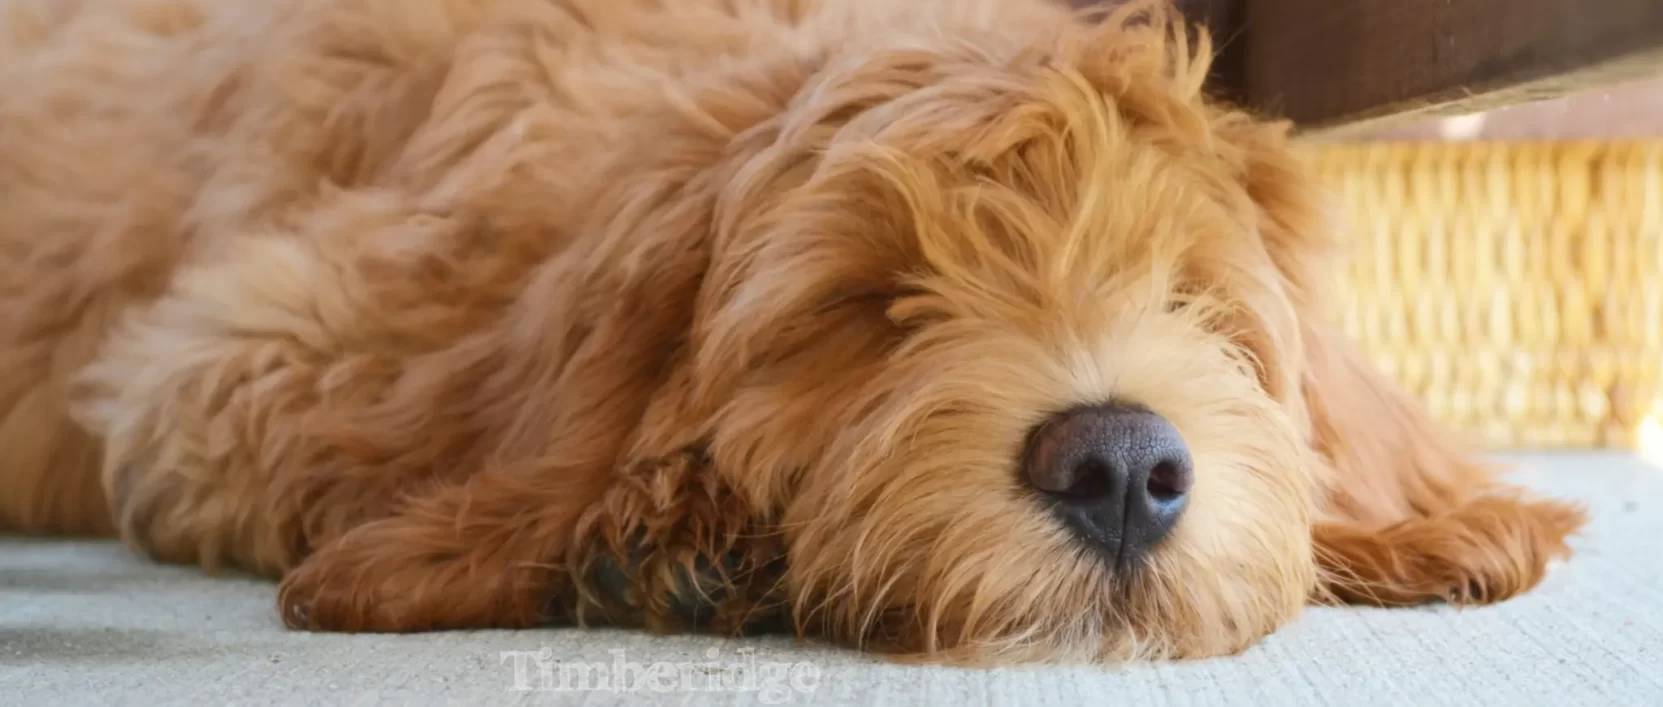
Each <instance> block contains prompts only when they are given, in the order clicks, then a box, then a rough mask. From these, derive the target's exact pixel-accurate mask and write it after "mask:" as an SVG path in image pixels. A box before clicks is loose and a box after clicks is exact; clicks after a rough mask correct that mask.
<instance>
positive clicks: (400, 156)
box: [0, 0, 1582, 664]
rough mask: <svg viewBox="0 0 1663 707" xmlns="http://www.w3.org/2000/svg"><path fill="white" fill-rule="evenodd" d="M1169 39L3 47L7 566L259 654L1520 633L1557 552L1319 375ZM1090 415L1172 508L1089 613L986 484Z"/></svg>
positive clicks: (954, 645)
mask: <svg viewBox="0 0 1663 707" xmlns="http://www.w3.org/2000/svg"><path fill="white" fill-rule="evenodd" d="M1191 34H1192V33H1191V32H1190V31H1189V30H1188V29H1186V28H1185V27H1183V26H1182V24H1181V23H1179V22H1178V21H1177V20H1176V19H1175V18H1174V16H1173V13H1172V11H1171V10H1170V9H1168V8H1166V7H1165V6H1162V5H1159V4H1157V3H1154V2H1148V1H1144V0H1139V1H1136V2H1131V3H1129V4H1126V5H1123V6H1121V7H1118V8H1116V9H1113V10H1111V11H1106V12H1103V11H1100V12H1096V13H1078V12H1073V11H1070V10H1067V9H1066V8H1063V7H1061V6H1059V5H1053V4H1050V3H1048V2H1045V1H1044V0H911V1H909V2H894V1H891V0H843V1H841V2H833V1H832V0H825V1H824V2H817V1H815V0H285V1H282V2H271V1H266V0H12V1H11V2H8V3H6V4H4V5H3V6H0V218H3V220H0V248H3V250H0V490H3V494H0V527H6V528H10V529H13V530H23V531H30V532H93V533H105V532H115V533H118V534H119V535H120V536H121V537H122V538H124V539H125V540H126V542H127V543H129V544H130V545H131V546H132V547H134V548H136V549H137V550H139V551H142V552H144V553H147V554H148V555H149V556H151V557H154V558H156V559H158V560H162V561H167V562H179V563H197V564H200V565H203V566H206V567H210V568H212V567H215V566H226V565H229V566H236V567H240V568H245V569H247V570H252V571H254V572H257V573H261V574H264V575H269V576H272V577H278V578H281V587H280V590H279V607H280V611H281V615H282V617H283V619H284V620H285V621H286V622H287V623H288V624H290V625H291V626H294V627H296V628H304V629H315V630H340V631H414V630H428V629H446V628H472V627H522V626H532V625H538V624H543V623H549V622H578V623H586V624H593V623H601V622H607V623H614V624H623V625H632V626H646V627H648V628H651V629H654V630H660V631H676V630H692V629H708V630H718V631H743V630H748V629H750V628H752V627H754V626H756V625H758V622H759V621H762V620H764V619H766V618H768V617H776V618H777V617H784V620H785V621H787V622H788V626H789V627H790V628H792V629H794V630H796V631H798V632H800V633H803V634H808V635H818V636H824V637H827V638H830V639H831V640H835V641H837V642H839V643H842V644H846V645H850V646H856V647H861V648H865V649H869V650H875V651H883V652H886V653H891V654H895V655H898V656H902V657H909V658H912V659H922V660H932V661H950V662H958V663H982V664H986V663H1005V662H1011V661H1019V660H1122V659H1129V658H1152V657H1189V656H1207V655H1217V654H1226V653H1231V652H1234V651H1240V650H1242V649H1244V648H1246V647H1247V646H1249V645H1251V644H1252V643H1253V642H1255V641H1256V640H1257V639H1259V638H1260V637H1262V636H1264V635H1266V634H1267V633H1269V632H1271V631H1273V630H1275V629H1276V628H1277V627H1278V626H1279V625H1282V624H1284V623H1285V622H1287V621H1289V620H1291V619H1293V618H1294V617H1295V616H1297V615H1298V613H1299V612H1300V609H1301V607H1302V606H1304V605H1306V604H1308V603H1310V602H1313V601H1341V600H1343V601H1360V602H1367V603H1378V604H1406V603H1417V602H1424V601H1430V600H1452V601H1459V602H1489V601H1497V600H1501V599H1504V598H1507V597H1509V596H1512V595H1515V594H1518V593H1520V592H1523V591H1525V590H1527V589H1529V588H1530V587H1532V586H1533V585H1534V584H1535V583H1536V582H1537V581H1538V580H1539V579H1540V578H1541V576H1542V574H1543V571H1544V567H1545V566H1546V564H1547V563H1548V562H1549V560H1550V559H1551V558H1554V557H1555V556H1559V555H1562V554H1564V553H1566V552H1567V548H1566V544H1565V538H1566V536H1567V534H1569V533H1572V532H1573V531H1575V529H1576V528H1577V527H1578V526H1579V524H1580V523H1581V522H1582V514H1581V511H1580V510H1579V509H1577V508H1575V507H1572V506H1569V505H1566V504H1562V503H1559V502H1555V501H1542V500H1531V499H1528V498H1525V497H1524V496H1522V495H1521V493H1520V492H1519V491H1518V490H1516V489H1513V488H1511V487H1509V486H1506V485H1503V484H1502V482H1500V481H1499V480H1498V479H1497V477H1496V476H1495V473H1494V472H1493V471H1492V470H1490V469H1488V468H1486V467H1484V466H1482V465H1481V464H1479V463H1478V462H1477V461H1475V458H1474V457H1472V456H1470V455H1469V453H1468V452H1467V451H1465V450H1464V449H1462V448H1461V447H1460V446H1459V444H1458V443H1456V442H1454V441H1451V440H1449V439H1447V438H1446V435H1445V434H1444V433H1443V432H1441V431H1440V430H1439V429H1438V428H1437V427H1436V426H1435V425H1434V424H1433V423H1432V422H1431V421H1430V420H1429V419H1428V418H1427V416H1426V415H1425V414H1424V413H1423V412H1422V411H1421V410H1420V409H1419V408H1418V407H1416V405H1415V404H1414V403H1413V402H1412V401H1411V400H1410V399H1409V398H1408V397H1406V396H1405V395H1404V394H1403V393H1401V392H1399V391H1397V390H1396V389H1394V388H1393V387H1392V385H1391V384H1390V383H1389V382H1388V381H1387V380H1386V379H1384V378H1382V377H1381V376H1380V375H1379V374H1377V373H1375V372H1373V371H1372V370H1371V369H1370V368H1369V366H1368V363H1367V361H1366V360H1365V359H1364V358H1362V357H1361V356H1359V354H1358V353H1357V352H1356V351H1354V350H1353V349H1352V348H1350V347H1349V345H1348V344H1347V343H1346V342H1345V341H1344V340H1343V339H1342V338H1341V337H1340V336H1339V335H1338V333H1337V332H1336V330H1335V329H1334V328H1333V327H1332V326H1331V325H1330V323H1329V322H1328V320H1327V319H1326V318H1325V316H1324V315H1325V312H1326V305H1327V301H1326V300H1325V294H1324V284H1323V281H1324V278H1325V276H1326V274H1327V273H1328V272H1329V271H1330V269H1331V267H1332V266H1331V265H1330V263H1331V259H1332V258H1333V257H1334V255H1335V251H1336V249H1335V247H1334V242H1333V238H1332V236H1333V232H1332V229H1331V228H1330V226H1329V225H1328V223H1327V222H1326V219H1325V218H1324V217H1323V214H1322V213H1321V212H1320V211H1319V207H1318V202H1317V200H1316V198H1315V192H1314V190H1313V186H1312V184H1311V182H1310V180H1309V178H1308V177H1307V175H1306V174H1305V172H1304V170H1303V168H1302V166H1301V165H1300V164H1299V162H1298V161H1297V159H1296V156H1295V152H1294V151H1293V150H1292V149H1291V148H1290V147H1289V146H1288V144H1287V142H1286V139H1285V136H1284V133H1285V129H1284V127H1283V126H1281V125H1278V124H1274V123H1268V122H1264V121H1260V120H1256V119H1254V118H1253V117H1251V116H1249V115H1246V114H1244V113H1242V112H1240V111H1237V110H1234V109H1232V108H1230V107H1228V106H1225V105H1222V104H1217V103H1214V102H1211V101H1209V100H1208V99H1206V98H1205V97H1204V96H1203V95H1202V92H1201V86H1202V83H1203V77H1204V75H1205V73H1206V72H1207V70H1208V59H1209V54H1210V49H1209V48H1208V47H1207V45H1206V43H1205V40H1204V38H1203V39H1192V38H1191ZM1104 401H1129V402H1132V403H1136V404H1138V405H1140V406H1143V407H1145V408H1147V409H1149V410H1152V411H1155V412H1157V413H1159V414H1160V415H1162V416H1164V417H1165V418H1166V419H1168V420H1170V422H1171V423H1172V425H1173V426H1175V427H1176V429H1177V430H1179V431H1180V432H1181V434H1182V437H1183V439H1184V441H1185V443H1186V444H1187V445H1188V448H1189V452H1190V453H1191V455H1192V456H1193V458H1194V468H1195V480H1194V488H1193V489H1192V490H1191V492H1190V500H1189V504H1190V505H1189V508H1188V510H1187V512H1186V513H1185V515H1184V516H1183V518H1182V521H1181V522H1180V523H1179V525H1178V526H1177V528H1176V529H1175V530H1174V531H1173V534H1172V535H1171V537H1169V538H1167V540H1166V541H1165V542H1163V543H1162V544H1161V545H1160V546H1159V547H1158V548H1157V550H1156V551H1155V552H1153V553H1152V554H1151V555H1150V556H1149V557H1148V560H1147V562H1145V563H1143V564H1141V565H1139V566H1137V567H1135V568H1133V569H1132V570H1129V571H1125V572H1121V571H1117V570H1116V569H1115V567H1113V566H1112V565H1110V564H1107V563H1104V562H1103V561H1102V560H1101V558H1100V557H1097V556H1096V555H1094V554H1093V553H1092V552H1089V551H1087V550H1086V549H1084V548H1082V547H1080V546H1079V544H1078V542H1077V541H1076V539H1075V538H1073V537H1071V536H1070V535H1069V534H1068V533H1067V532H1066V531H1065V530H1064V529H1063V528H1062V527H1060V526H1059V525H1058V523H1057V522H1056V520H1055V519H1054V518H1053V517H1051V516H1050V515H1047V514H1046V513H1045V512H1043V509H1042V508H1041V507H1040V505H1039V504H1038V503H1036V502H1035V500H1034V499H1033V498H1032V494H1031V493H1030V490H1029V489H1026V488H1024V487H1023V485H1022V483H1021V482H1020V480H1019V478H1018V477H1019V474H1018V473H1017V471H1016V467H1017V464H1018V462H1017V459H1018V457H1019V456H1021V454H1022V449H1023V445H1024V443H1025V438H1026V436H1027V435H1028V433H1029V430H1031V429H1032V428H1034V426H1035V425H1036V424H1038V423H1040V422H1041V421H1043V420H1044V419H1045V418H1046V416H1047V415H1049V414H1051V413H1054V412H1056V411H1059V410H1063V409H1067V408H1069V407H1070V406H1075V405H1080V404H1091V403H1100V402H1104ZM690 594H691V595H696V596H697V597H698V601H697V602H694V603H695V604H698V605H699V606H693V607H691V609H690V607H689V606H688V605H687V604H688V601H687V598H688V596H689V595H690Z"/></svg>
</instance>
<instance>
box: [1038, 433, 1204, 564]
mask: <svg viewBox="0 0 1663 707" xmlns="http://www.w3.org/2000/svg"><path fill="white" fill-rule="evenodd" d="M1023 466H1024V469H1023V471H1024V473H1025V475H1026V476H1027V479H1028V483H1029V485H1030V486H1032V487H1033V488H1034V489H1035V490H1036V491H1040V492H1042V493H1043V494H1044V495H1045V497H1046V498H1047V499H1049V500H1050V501H1051V503H1050V506H1051V509H1052V511H1053V512H1054V513H1055V514H1056V515H1057V516H1058V517H1059V518H1060V519H1061V520H1062V521H1063V523H1064V525H1066V526H1067V527H1068V529H1069V530H1071V531H1073V532H1074V534H1075V535H1077V536H1079V537H1081V538H1082V539H1083V540H1085V541H1086V542H1088V543H1089V544H1091V545H1094V546H1096V547H1098V548H1099V549H1101V550H1102V551H1104V552H1105V554H1108V555H1109V556H1111V557H1112V558H1113V559H1114V560H1115V562H1116V563H1117V564H1125V563H1128V562H1130V561H1132V560H1135V559H1136V558H1137V557H1139V556H1140V555H1142V554H1143V553H1145V552H1147V551H1148V550H1149V549H1150V548H1152V547H1153V546H1154V545H1155V543H1157V542H1159V541H1160V540H1161V539H1163V538H1165V537H1166V536H1167V534H1169V533H1170V532H1171V531H1172V528H1173V527H1174V526H1176V524H1177V520H1178V516H1179V515H1180V514H1181V513H1182V511H1183V508H1184V505H1185V501H1186V500H1187V497H1188V494H1189V491H1190V487H1191V486H1192V485H1193V482H1194V471H1193V469H1192V468H1191V462H1190V457H1189V450H1188V449H1187V448H1186V447H1185V445H1184V442H1183V439H1182V438H1181V437H1180V436H1179V434H1178V430H1177V428H1175V427H1173V426H1172V423H1170V422H1168V421H1167V420H1166V419H1165V418H1163V417H1161V416H1160V415H1156V414H1155V413H1153V412H1150V411H1148V410H1143V409H1140V408H1131V407H1124V406H1117V405H1105V406H1090V407H1082V408H1077V409H1075V410H1071V411H1068V412H1065V413H1063V414H1060V415H1058V416H1056V417H1054V418H1052V419H1051V420H1050V421H1048V422H1047V423H1046V424H1044V425H1041V426H1040V427H1039V428H1037V429H1036V430H1035V431H1034V434H1033V438H1032V440H1031V441H1030V447H1029V451H1028V454H1027V457H1026V458H1025V459H1024V464H1023Z"/></svg>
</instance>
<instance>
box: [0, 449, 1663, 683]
mask: <svg viewBox="0 0 1663 707" xmlns="http://www.w3.org/2000/svg"><path fill="white" fill-rule="evenodd" d="M1511 460H1512V461H1518V462H1520V463H1521V464H1522V466H1521V468H1520V469H1519V470H1518V471H1517V472H1516V474H1515V478H1516V479H1517V480H1519V481H1522V482H1524V483H1527V484H1529V485H1532V486H1535V487H1537V488H1540V489H1542V490H1543V491H1546V492H1548V493H1551V494H1556V495H1561V496H1565V497H1571V498H1580V499H1584V500H1586V501H1587V502H1588V503H1589V505H1590V507H1591V509H1592V511H1593V514H1594V521H1593V523H1592V525H1591V527H1590V529H1589V532H1588V533H1587V535H1586V536H1585V537H1583V538H1581V539H1579V540H1578V541H1577V547H1578V550H1579V554H1578V555H1577V557H1576V558H1574V559H1573V560H1572V561H1571V562H1569V563H1568V564H1566V565H1564V566H1563V567H1561V568H1560V569H1558V570H1557V571H1555V572H1554V573H1553V574H1552V575H1551V576H1550V577H1549V578H1548V580H1547V581H1546V582H1545V583H1544V584H1543V585H1542V586H1541V587H1540V588H1539V589H1538V590H1537V591H1535V592H1532V593H1530V594H1528V595H1526V596H1524V597H1522V598H1519V599H1516V600H1513V601H1511V602H1507V603H1505V604H1502V605H1499V606H1494V607H1487V608H1482V609H1465V610H1456V609H1452V608H1449V607H1428V608H1421V609H1410V610H1392V611H1385V610H1368V609H1313V610H1311V611H1309V612H1308V613H1307V614H1306V615H1305V616H1304V617H1303V618H1302V619H1301V620H1299V621H1298V622H1296V623H1294V624H1293V625H1291V626H1289V627H1287V628H1285V629H1284V630H1282V631H1281V632H1279V633H1277V634H1275V635H1273V636H1271V637H1270V638H1268V639H1266V640H1265V641H1263V642H1262V643H1261V644H1260V645H1259V646H1257V647H1256V648H1254V649H1252V650H1251V651H1249V652H1248V653H1246V654H1245V655H1242V656H1239V657H1233V658H1223V659H1217V660H1207V661H1198V662H1186V663H1160V664H1145V665H1133V666H1129V667H1123V668H1093V667H1067V668H1016V669H1003V670H965V669H953V668H940V667H911V666H900V665H892V664H887V663H884V662H881V661H877V660H874V659H871V658H868V657H865V656H861V655H857V654H854V653H851V652H847V651H842V650H838V649H833V648H827V647H823V646H816V645H798V644H796V643H794V642H792V641H789V640H746V641H730V640H723V639H716V638H708V637H653V636H647V635H642V634H638V633H631V632H618V631H597V630H588V631H583V630H552V629H551V630H535V631H519V632H468V633H441V634H428V635H412V636H342V635H317V634H305V633H293V632H288V631H285V630H283V629H282V628H281V626H280V625H279V624H278V621H277V617H276V615H275V613H274V611H273V608H272V606H273V601H272V600H273V590H272V587H271V585H269V584H266V583H263V582H258V581H251V580H241V579H224V578H220V579H213V578H206V577H203V576H201V575H200V574H198V573H196V572H194V571H191V570H189V569H182V568H174V567H158V566H154V565H150V564H147V563H145V562H143V561H141V560H139V559H136V558H134V557H132V556H130V555H129V554H127V553H126V552H125V551H124V550H122V549H121V548H120V547H119V546H118V545H115V544H113V543H101V542H86V541H62V540H56V541H54V540H35V539H21V538H0V705H71V706H77V707H78V706H81V705H103V704H133V705H173V704H179V705H230V704H238V705H245V704H246V705H256V704H327V705H335V704H345V705H383V704H385V705H406V704H455V705H494V704H561V705H564V704H572V705H587V706H592V707H601V706H605V705H613V704H670V705H674V704H689V705H705V704H712V705H743V704H848V705H884V704H897V705H907V704H924V703H954V704H962V705H983V704H991V705H1022V706H1036V707H1037V706H1040V705H1045V706H1056V707H1071V706H1073V705H1086V704H1112V705H1135V706H1137V707H1144V706H1148V705H1166V704H1174V705H1213V704H1244V705H1245V704H1264V705H1345V706H1348V707H1349V706H1352V705H1417V706H1418V705H1463V706H1470V705H1508V706H1512V705H1544V706H1552V707H1570V706H1572V705H1599V706H1602V707H1603V706H1606V705H1635V706H1656V707H1663V469H1659V468H1657V467H1654V466H1651V465H1648V464H1645V463H1642V462H1641V461H1639V460H1638V459H1635V458H1633V457H1629V456H1619V455H1608V454H1598V455H1596V454H1575V455H1540V456H1527V457H1514V458H1512V459H1511ZM538 651H545V652H543V653H542V654H541V657H542V658H548V659H553V660H550V661H549V663H548V664H550V665H554V664H556V662H555V661H563V662H561V663H559V664H560V665H563V666H568V667H566V668H562V672H560V673H553V672H552V671H551V674H550V681H549V682H545V681H544V679H543V674H542V673H540V672H539V671H538V670H537V667H536V666H537V665H538V656H536V655H535V654H536V652H538ZM596 663H599V664H603V665H605V666H607V668H608V669H610V668H611V667H612V666H614V665H618V664H623V665H625V666H626V670H627V669H631V668H633V669H634V670H636V671H637V672H636V673H634V675H636V676H637V677H636V679H634V680H633V681H629V682H627V683H626V684H624V685H623V686H622V689H615V688H618V687H619V685H618V684H616V683H612V684H608V685H605V686H604V687H605V688H607V689H595V688H597V687H600V686H599V685H598V684H597V683H595V682H593V681H591V682H590V683H589V684H587V685H585V684H582V683H583V681H584V680H585V679H586V676H585V674H584V670H586V669H580V668H575V667H572V666H576V665H578V664H583V665H592V664H596ZM655 663H668V664H670V665H667V666H664V667H658V668H654V667H653V666H654V664H655ZM517 664H518V665H517ZM677 664H681V665H679V666H678V665H677ZM520 666H523V667H524V672H523V673H522V674H519V675H517V674H516V668H517V667H520ZM652 670H656V671H658V672H656V673H647V672H643V671H652ZM599 674H600V673H599V672H593V673H589V675H588V678H587V679H590V680H593V678H594V677H595V676H598V675H599ZM654 675H656V676H657V677H653V676H654ZM643 676H644V677H645V679H642V678H643Z"/></svg>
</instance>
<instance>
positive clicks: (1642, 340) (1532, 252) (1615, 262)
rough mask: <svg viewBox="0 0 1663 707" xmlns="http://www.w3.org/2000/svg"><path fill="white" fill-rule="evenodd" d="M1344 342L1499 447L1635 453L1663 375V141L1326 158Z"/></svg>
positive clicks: (1359, 148) (1320, 150)
mask: <svg viewBox="0 0 1663 707" xmlns="http://www.w3.org/2000/svg"><path fill="white" fill-rule="evenodd" d="M1311 149H1312V150H1313V152H1314V154H1313V157H1314V160H1315V166H1316V167H1317V169H1318V170H1319V173H1320V174H1321V176H1322V178H1323V179H1324V180H1325V181H1326V183H1327V185H1328V186H1329V187H1330V188H1331V189H1332V190H1333V192H1334V195H1335V196H1336V197H1338V198H1339V199H1340V202H1341V204H1342V205H1343V208H1344V216H1345V218H1346V220H1347V226H1348V228H1349V233H1350V236H1351V239H1352V241H1351V242H1352V244H1353V245H1354V247H1355V250H1354V253H1355V257H1354V258H1353V259H1352V261H1351V263H1350V264H1349V266H1348V268H1347V269H1346V270H1345V272H1344V273H1342V276H1341V278H1342V289H1341V292H1342V293H1344V294H1345V295H1346V296H1345V297H1344V298H1342V301H1341V302H1340V303H1339V307H1340V312H1339V315H1340V316H1341V317H1342V321H1343V322H1344V325H1345V327H1346V328H1347V330H1348V331H1349V332H1350V333H1351V334H1352V335H1353V336H1355V337H1356V338H1357V339H1358V340H1359V341H1360V342H1361V343H1362V345H1363V347H1364V348H1365V350H1366V351H1367V352H1368V353H1369V354H1370V355H1371V356H1372V357H1373V358H1374V359H1375V360H1376V362H1377V363H1378V364H1379V365H1380V366H1381V367H1382V368H1383V369H1384V370H1385V371H1387V372H1388V373H1389V374H1390V375H1392V376H1394V377H1395V378H1397V379H1398V380H1399V381H1401V382H1402V383H1403V384H1404V385H1405V386H1407V387H1408V388H1409V389H1410V390H1411V391H1413V392H1414V393H1415V394H1416V395H1419V396H1420V398H1421V399H1422V400H1423V401H1425V403H1426V404H1427V406H1428V407H1429V408H1430V410H1431V411H1432V414H1433V415H1435V416H1436V417H1438V418H1439V419H1441V420H1443V421H1445V422H1447V423H1449V424H1451V425H1453V426H1455V427H1457V428H1459V429H1461V430H1464V431H1466V432H1468V433H1471V434H1473V435H1475V436H1476V437H1477V438H1478V439H1479V440H1480V441H1482V442H1485V443H1487V444H1489V445H1490V446H1491V447H1494V448H1511V449H1524V448H1534V449H1541V448H1591V447H1634V446H1636V445H1637V444H1638V443H1639V441H1640V437H1641V433H1642V430H1643V427H1645V426H1646V425H1648V424H1650V425H1655V424H1656V423H1655V422H1649V420H1650V419H1651V418H1650V416H1651V415H1652V414H1653V413H1654V412H1655V411H1656V410H1655V409H1654V408H1655V403H1656V400H1657V394H1658V392H1659V391H1658V383H1659V375H1660V373H1663V141H1657V142H1625V143H1607V142H1553V143H1386V144H1346V145H1332V146H1320V147H1313V148H1311Z"/></svg>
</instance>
